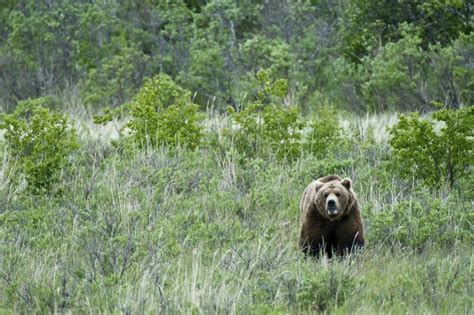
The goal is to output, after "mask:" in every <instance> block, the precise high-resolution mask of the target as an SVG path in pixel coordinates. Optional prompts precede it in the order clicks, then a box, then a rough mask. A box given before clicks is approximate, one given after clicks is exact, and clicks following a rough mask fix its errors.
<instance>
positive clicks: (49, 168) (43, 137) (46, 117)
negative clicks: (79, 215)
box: [0, 99, 78, 194]
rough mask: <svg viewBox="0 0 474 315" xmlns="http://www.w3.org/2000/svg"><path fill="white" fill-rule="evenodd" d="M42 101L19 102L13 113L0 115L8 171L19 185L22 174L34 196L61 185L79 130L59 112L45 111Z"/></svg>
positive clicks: (0, 127)
mask: <svg viewBox="0 0 474 315" xmlns="http://www.w3.org/2000/svg"><path fill="white" fill-rule="evenodd" d="M41 103H44V102H42V101H41V100H39V99H35V100H28V101H23V102H20V103H19V104H18V106H17V108H16V110H15V111H14V112H13V113H12V114H8V115H7V114H3V115H1V116H0V117H1V120H2V122H1V123H0V129H4V130H5V135H4V137H5V140H6V143H7V146H8V150H9V152H10V155H11V156H12V157H13V159H11V160H10V161H11V165H9V169H10V171H11V172H13V173H14V175H13V178H14V181H16V183H17V184H18V183H19V181H20V180H21V178H22V175H23V176H24V178H25V179H26V182H27V184H28V186H27V187H28V189H29V190H30V191H32V192H33V193H35V194H42V193H49V192H51V189H52V186H53V185H54V184H55V183H56V182H58V180H59V177H60V174H61V171H62V169H63V168H64V167H65V166H66V165H67V164H68V160H67V157H68V155H69V154H70V153H71V152H72V151H73V150H75V149H76V148H77V147H78V145H77V141H76V131H75V129H74V128H73V127H71V125H70V124H69V122H68V119H67V118H66V117H65V116H63V115H62V114H60V113H58V112H54V111H51V110H49V109H47V108H43V107H42V106H40V105H39V104H41Z"/></svg>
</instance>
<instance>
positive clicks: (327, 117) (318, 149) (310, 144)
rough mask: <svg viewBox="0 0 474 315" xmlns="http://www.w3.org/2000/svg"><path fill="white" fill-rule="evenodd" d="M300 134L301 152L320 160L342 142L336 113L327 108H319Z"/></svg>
mask: <svg viewBox="0 0 474 315" xmlns="http://www.w3.org/2000/svg"><path fill="white" fill-rule="evenodd" d="M300 133H301V146H302V149H303V151H305V152H307V153H310V154H312V155H314V156H316V157H320V158H322V157H325V156H327V154H328V153H329V152H333V151H334V150H337V147H338V146H339V145H340V144H341V143H342V140H343V137H342V131H341V128H340V126H339V117H338V114H337V111H336V110H334V109H332V108H331V107H327V106H324V107H320V108H319V109H318V110H317V111H316V112H315V113H314V114H313V117H312V118H311V119H310V120H308V121H307V122H306V123H305V125H304V127H303V128H302V129H301V132H300Z"/></svg>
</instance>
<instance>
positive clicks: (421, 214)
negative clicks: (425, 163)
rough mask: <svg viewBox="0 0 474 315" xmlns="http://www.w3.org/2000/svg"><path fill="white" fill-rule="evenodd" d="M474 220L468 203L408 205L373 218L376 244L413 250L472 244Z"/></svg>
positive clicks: (450, 202)
mask: <svg viewBox="0 0 474 315" xmlns="http://www.w3.org/2000/svg"><path fill="white" fill-rule="evenodd" d="M473 221H474V216H473V214H472V211H470V205H469V203H468V202H461V203H460V202H459V200H457V201H456V202H453V201H450V200H448V201H443V200H440V199H434V200H425V201H421V202H420V201H404V202H400V203H398V204H395V205H394V206H392V207H391V208H390V209H385V210H384V211H381V212H379V213H377V214H375V215H374V216H373V217H372V218H370V233H368V234H369V235H370V238H371V240H372V241H373V242H380V241H383V242H388V243H389V244H391V245H393V244H399V245H401V246H406V247H410V248H413V249H423V248H424V247H426V245H429V244H432V243H436V244H438V245H439V246H444V247H446V246H452V245H454V244H455V243H456V242H462V243H466V244H472V241H473V236H472V232H471V227H472V222H473Z"/></svg>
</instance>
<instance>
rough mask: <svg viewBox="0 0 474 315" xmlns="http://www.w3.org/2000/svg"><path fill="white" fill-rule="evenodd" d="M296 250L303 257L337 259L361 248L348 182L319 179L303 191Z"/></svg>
mask: <svg viewBox="0 0 474 315" xmlns="http://www.w3.org/2000/svg"><path fill="white" fill-rule="evenodd" d="M300 210H301V221H300V228H301V230H300V239H299V246H300V248H301V250H303V252H304V253H305V254H309V255H312V256H319V254H320V253H326V254H327V256H328V258H331V257H332V254H333V252H334V253H336V254H338V255H343V254H344V253H348V252H352V251H353V250H354V249H356V248H359V247H362V246H364V230H363V227H362V219H361V215H360V209H359V204H358V202H357V197H356V195H355V193H354V191H353V190H352V181H351V180H350V179H348V178H346V179H344V180H343V179H341V178H340V177H339V176H337V175H330V176H326V177H322V178H320V179H318V180H315V181H313V182H311V183H310V184H309V185H308V187H306V189H305V191H304V192H303V195H302V196H301V201H300Z"/></svg>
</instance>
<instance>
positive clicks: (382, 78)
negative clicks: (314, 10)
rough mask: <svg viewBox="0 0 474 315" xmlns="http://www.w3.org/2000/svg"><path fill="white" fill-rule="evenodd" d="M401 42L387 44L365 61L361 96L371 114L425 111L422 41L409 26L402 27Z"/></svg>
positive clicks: (424, 72) (424, 58)
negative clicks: (410, 110) (397, 110)
mask: <svg viewBox="0 0 474 315" xmlns="http://www.w3.org/2000/svg"><path fill="white" fill-rule="evenodd" d="M400 30H401V39H400V40H399V41H397V42H396V43H388V44H387V45H385V46H384V47H383V48H381V49H380V52H379V53H378V54H377V55H376V56H375V57H373V58H364V59H363V60H362V63H363V66H362V69H363V71H364V72H366V73H363V74H361V76H362V80H363V81H364V83H363V84H362V94H363V95H364V98H365V100H366V103H367V104H368V106H369V108H370V109H371V110H372V111H374V112H375V111H385V110H394V109H397V108H399V109H411V108H423V107H426V106H427V105H428V104H427V102H428V100H427V99H426V93H424V90H423V88H424V87H425V86H426V82H424V78H426V67H427V64H426V56H427V55H426V54H424V53H423V52H422V50H421V47H420V44H421V38H420V36H419V35H418V34H417V33H416V30H414V29H412V28H410V27H409V26H408V25H402V26H400Z"/></svg>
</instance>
